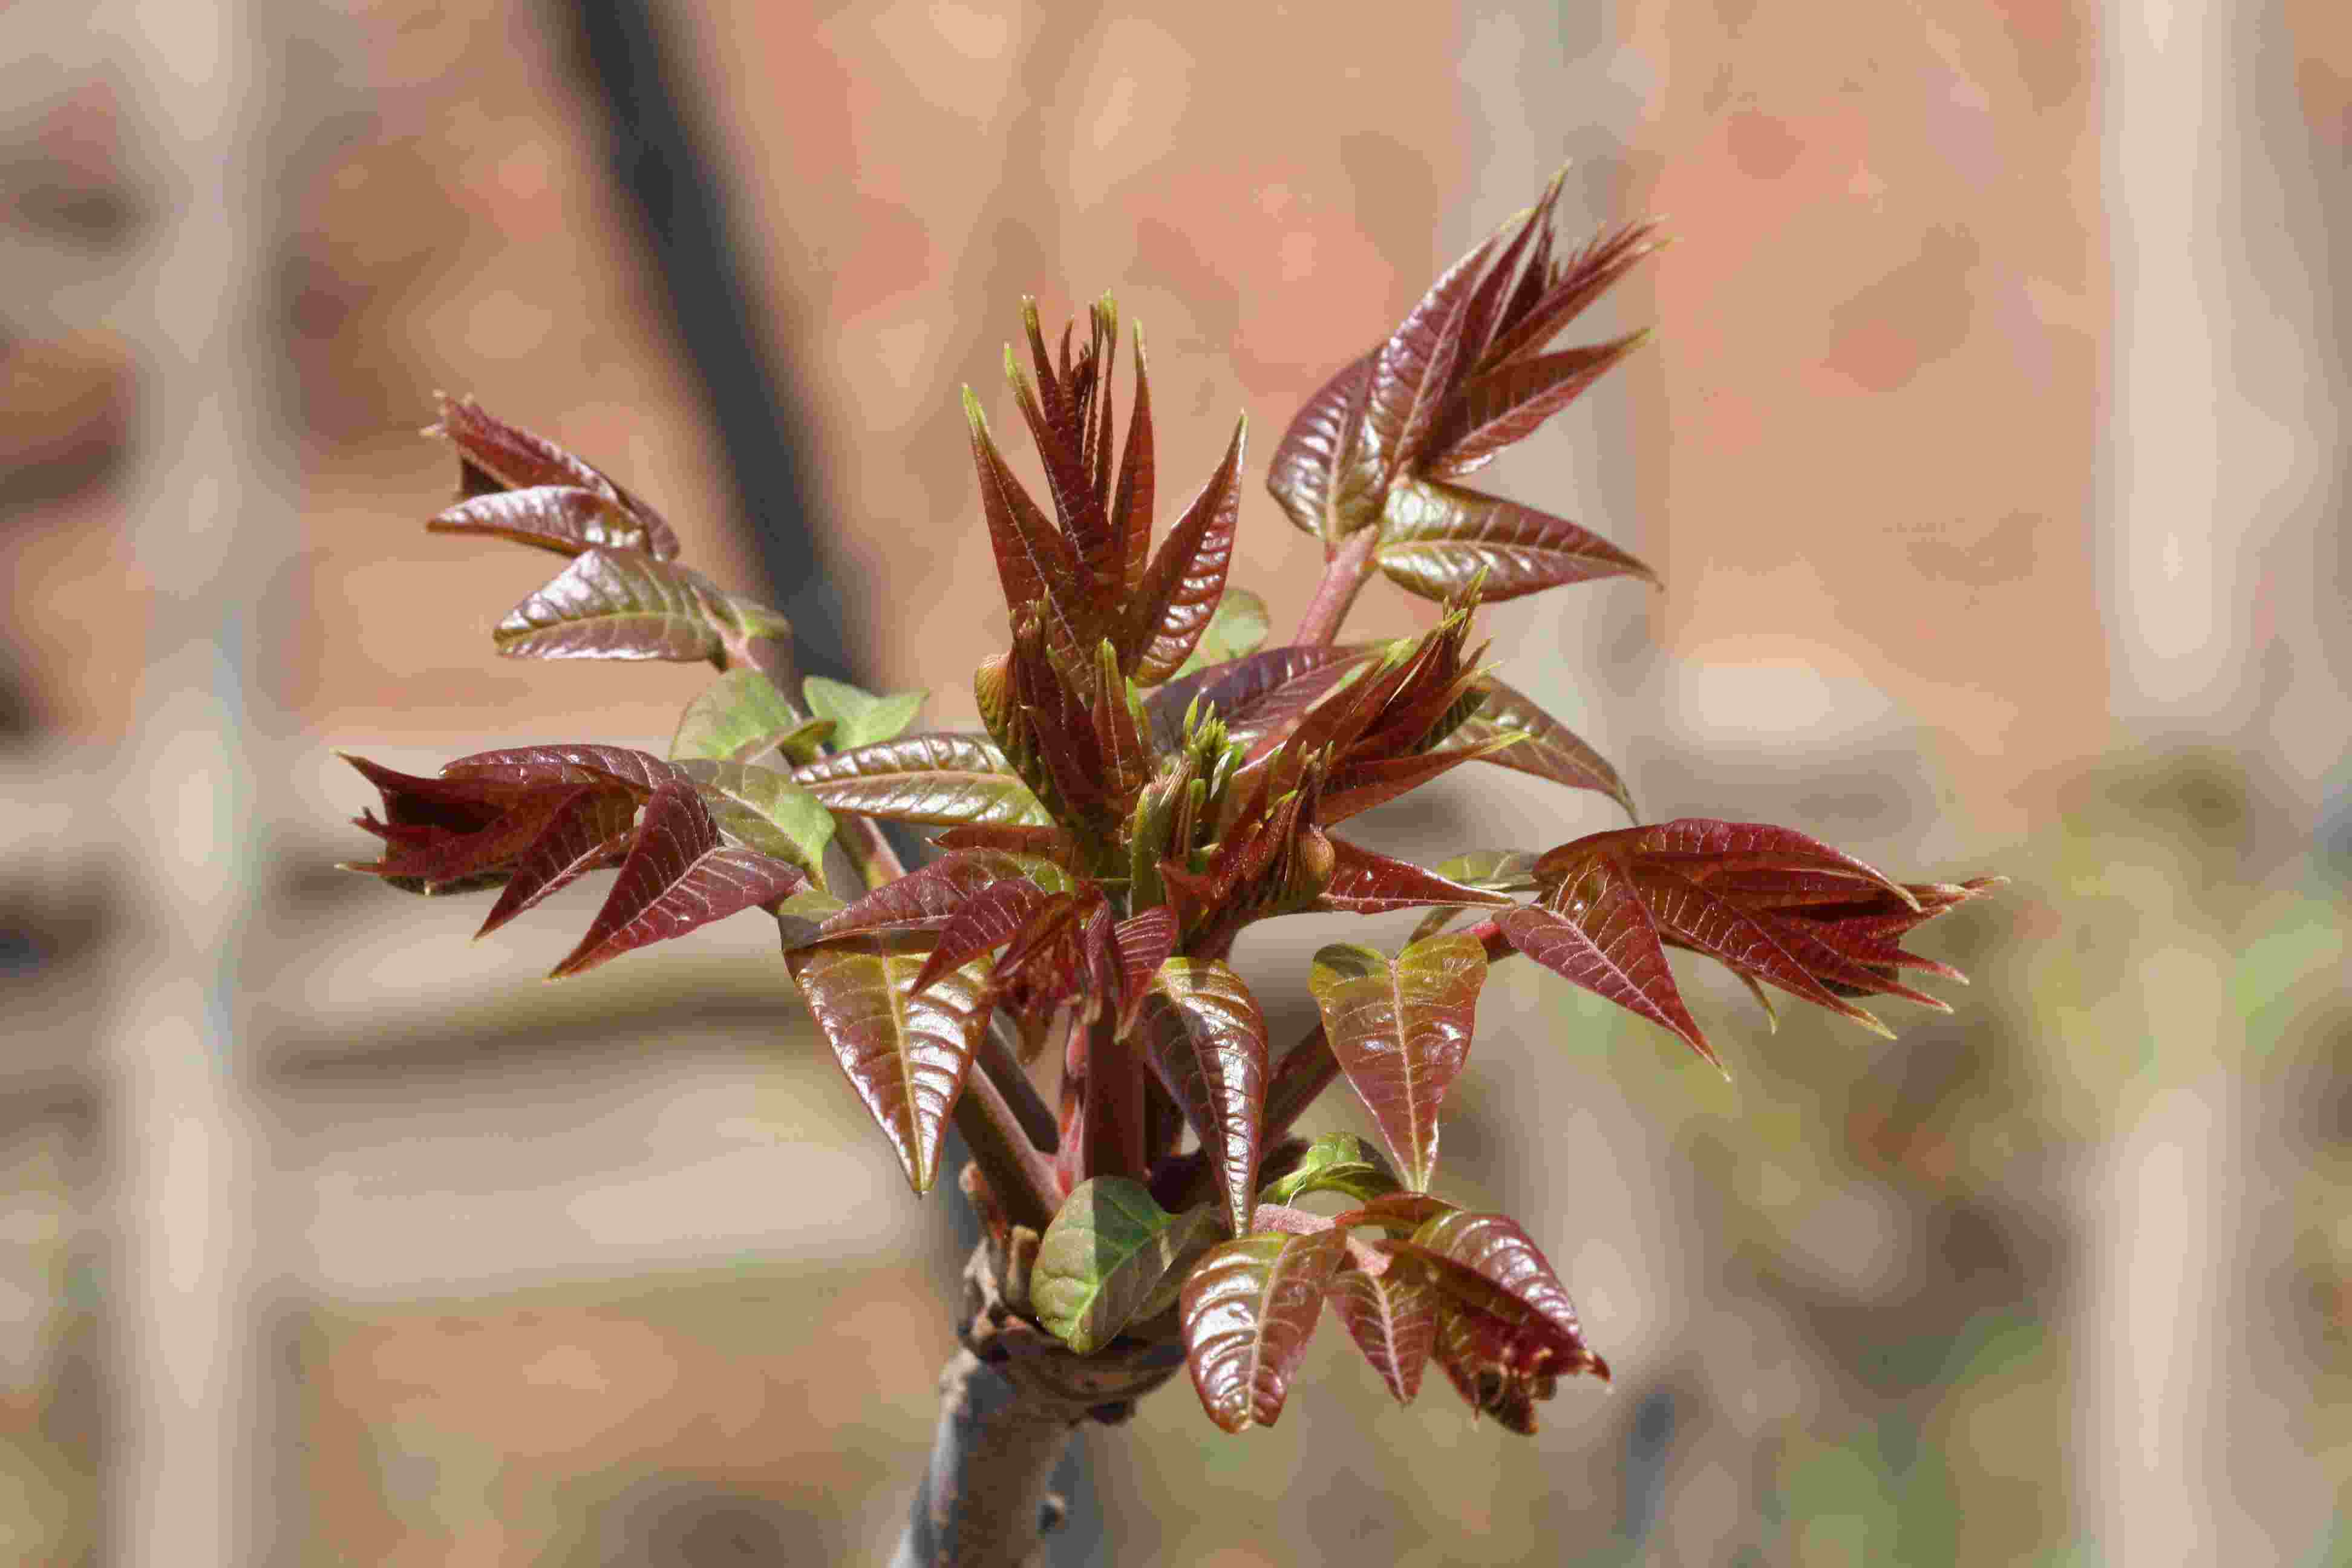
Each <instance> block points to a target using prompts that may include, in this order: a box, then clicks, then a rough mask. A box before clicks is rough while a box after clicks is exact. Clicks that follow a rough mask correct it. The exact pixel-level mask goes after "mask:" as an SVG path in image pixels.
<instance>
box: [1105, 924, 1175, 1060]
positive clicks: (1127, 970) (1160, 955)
mask: <svg viewBox="0 0 2352 1568" xmlns="http://www.w3.org/2000/svg"><path fill="white" fill-rule="evenodd" d="M1176 937H1177V926H1176V911H1175V910H1171V909H1170V908H1169V907H1168V906H1167V905H1165V904H1160V905H1158V906H1156V907H1154V908H1152V909H1148V910H1143V911H1142V912H1141V913H1139V914H1133V915H1129V917H1128V918H1127V919H1125V920H1123V921H1119V922H1118V926H1117V927H1116V928H1114V929H1113V931H1112V932H1111V946H1112V947H1113V949H1115V950H1116V952H1117V953H1118V973H1119V995H1120V998H1121V1001H1120V1005H1119V1015H1118V1026H1119V1029H1120V1031H1121V1032H1122V1033H1126V1032H1131V1031H1132V1030H1133V1029H1134V1027H1135V1020H1136V1016H1137V1015H1138V1014H1139V1012H1140V1011H1141V1010H1142V1007H1143V999H1144V997H1145V996H1147V995H1149V994H1150V990H1151V981H1152V977H1153V976H1155V975H1157V974H1158V973H1160V965H1161V964H1163V963H1167V962H1168V955H1169V954H1171V953H1172V952H1175V951H1176Z"/></svg>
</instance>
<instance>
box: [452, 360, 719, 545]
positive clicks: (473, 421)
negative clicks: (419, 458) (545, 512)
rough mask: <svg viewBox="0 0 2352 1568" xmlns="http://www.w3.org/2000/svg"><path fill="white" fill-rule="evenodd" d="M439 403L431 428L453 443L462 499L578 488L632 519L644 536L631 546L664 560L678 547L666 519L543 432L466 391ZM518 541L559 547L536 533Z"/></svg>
mask: <svg viewBox="0 0 2352 1568" xmlns="http://www.w3.org/2000/svg"><path fill="white" fill-rule="evenodd" d="M440 406H441V420H440V423H439V424H438V425H436V426H434V430H433V433H434V434H437V435H440V436H442V437H446V439H447V440H448V442H449V444H450V445H451V446H453V447H457V460H458V469H459V472H458V478H459V480H460V488H461V489H463V490H464V492H465V495H466V498H467V499H468V500H477V499H479V498H482V497H485V496H489V495H495V494H498V493H500V492H503V491H510V490H530V489H546V488H559V489H576V490H583V491H585V492H587V493H588V494H590V495H592V496H594V497H596V498H598V499H599V500H604V501H608V502H610V503H612V504H613V505H614V507H615V508H617V509H618V510H620V511H621V512H622V513H623V514H625V515H626V516H628V517H630V518H632V519H634V520H635V524H636V527H637V529H638V530H639V531H641V533H642V536H643V537H642V542H640V543H636V544H634V545H632V546H631V548H636V549H642V550H644V551H646V552H647V553H649V554H652V555H655V556H657V557H659V558H661V559H663V560H665V561H666V560H668V559H669V558H670V557H671V556H674V555H676V554H677V534H675V533H673V532H672V531H670V527H669V524H667V522H664V521H662V519H661V517H660V515H659V514H658V513H656V511H655V510H654V509H653V508H651V507H649V506H647V505H646V503H645V502H643V501H641V500H638V499H637V498H636V497H635V496H633V495H631V494H630V493H629V492H628V491H627V490H625V489H622V488H621V486H620V485H618V484H616V483H615V482H614V480H613V479H610V478H608V477H607V476H606V475H605V474H604V473H603V472H602V471H600V470H599V469H597V468H595V467H594V466H593V464H590V463H588V462H585V461H583V459H581V458H577V457H574V456H573V455H572V453H570V452H567V451H565V450H564V449H563V448H562V447H559V446H557V445H556V444H555V443H554V442H552V441H550V440H548V439H546V438H545V437H540V436H534V435H532V434H531V433H530V431H528V430H525V429H522V428H520V426H513V425H509V424H508V423H507V422H506V421H505V420H503V419H500V418H499V417H498V416H496V415H493V414H490V413H488V412H486V411H485V410H484V409H483V408H482V407H481V406H480V405H478V404H477V403H475V402H474V400H473V399H472V398H470V397H450V396H446V395H443V396H441V397H440ZM445 515H446V514H445ZM428 526H429V525H428ZM522 542H525V543H547V544H548V547H549V548H562V546H559V545H555V544H553V543H552V542H547V541H541V540H538V539H526V540H523V541H522ZM587 542H589V543H592V544H601V543H605V542H606V541H604V540H589V541H587ZM611 542H613V543H614V544H620V543H623V542H625V541H623V540H619V539H615V540H614V541H611Z"/></svg>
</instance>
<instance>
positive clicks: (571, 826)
mask: <svg viewBox="0 0 2352 1568" xmlns="http://www.w3.org/2000/svg"><path fill="white" fill-rule="evenodd" d="M636 816H637V802H636V797H635V795H631V794H630V793H629V792H628V791H626V790H613V789H600V788H598V787H596V786H594V785H593V784H583V785H582V786H580V787H579V788H578V789H576V790H575V791H574V792H573V794H572V798H571V799H570V801H569V802H568V803H566V804H565V805H563V807H562V809H560V810H558V811H557V812H556V813H555V815H554V816H551V818H550V819H549V821H548V823H547V826H546V827H545V828H543V829H542V830H541V833H540V835H539V837H536V838H534V839H533V840H531V843H530V847H529V848H527V849H525V850H524V851H523V853H522V855H521V857H520V858H519V859H517V860H516V862H515V864H514V869H513V872H512V874H511V875H510V876H509V877H508V879H507V885H506V887H505V889H503V890H502V891H501V892H500V893H499V901H498V902H497V903H496V904H495V905H493V906H491V909H490V912H489V914H488V916H487V917H486V918H485V919H484V920H483V921H482V924H481V929H480V930H478V931H476V932H475V933H474V935H475V936H476V937H478V938H479V937H484V936H488V934H489V933H490V932H492V931H496V930H498V929H499V927H500V926H502V925H504V924H506V923H507V922H508V921H510V920H512V919H514V918H515V916H517V915H519V914H521V913H522V912H523V911H524V910H528V909H530V908H531V907H533V906H534V905H536V904H538V903H539V902H540V901H541V900H543V899H545V898H547V897H548V896H549V895H550V894H551V893H553V892H555V891H556V890H558V889H562V888H564V887H568V886H569V885H571V884H572V882H574V881H576V880H577V879H580V878H581V877H583V876H585V875H586V874H587V873H588V872H590V871H596V870H602V869H603V868H605V867H608V866H617V865H619V864H620V863H621V860H622V858H623V857H624V856H625V855H626V854H627V853H628V847H629V837H630V830H631V827H632V826H633V825H634V824H635V821H636Z"/></svg>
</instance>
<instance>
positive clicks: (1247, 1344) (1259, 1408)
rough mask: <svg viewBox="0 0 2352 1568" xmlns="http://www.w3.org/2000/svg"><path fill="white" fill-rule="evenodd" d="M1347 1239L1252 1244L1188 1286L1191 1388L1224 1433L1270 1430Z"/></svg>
mask: <svg viewBox="0 0 2352 1568" xmlns="http://www.w3.org/2000/svg"><path fill="white" fill-rule="evenodd" d="M1346 1245H1347V1237H1346V1233H1345V1232H1343V1231H1339V1230H1336V1229H1334V1230H1326V1231H1323V1232H1320V1233H1318V1234H1317V1235H1314V1236H1250V1237H1241V1238H1239V1239H1237V1240H1234V1241H1228V1242H1224V1243H1223V1244H1221V1245H1220V1246H1217V1247H1213V1248H1211V1249H1210V1251H1209V1254H1208V1256H1207V1257H1205V1258H1202V1259H1201V1261H1200V1263H1199V1264H1198V1265H1196V1266H1195V1267H1194V1268H1193V1270H1192V1278H1191V1279H1187V1280H1186V1281H1185V1282H1184V1291H1183V1295H1182V1296H1181V1298H1180V1300H1179V1308H1178V1315H1179V1321H1181V1323H1182V1325H1183V1331H1184V1352H1185V1360H1186V1362H1187V1363H1189V1364H1190V1365H1191V1367H1192V1387H1193V1389H1194V1390H1195V1391H1196V1392H1198V1393H1199V1394H1200V1396H1201V1405H1202V1408H1203V1409H1205V1410H1206V1411H1207V1412H1208V1413H1209V1419H1210V1420H1212V1421H1213V1422H1215V1423H1216V1424H1217V1425H1218V1426H1222V1427H1223V1428H1224V1429H1225V1430H1226V1431H1228V1432H1240V1431H1244V1430H1246V1429H1247V1428H1248V1427H1250V1426H1273V1425H1274V1424H1275V1422H1276V1420H1277V1419H1279V1418H1280V1417H1281V1415H1282V1405H1283V1401H1284V1400H1285V1399H1286V1397H1287V1396H1288V1395H1289V1393H1290V1379H1291V1376H1292V1374H1293V1373H1296V1372H1297V1369H1298V1363H1299V1360H1300V1358H1301V1357H1303V1356H1304V1355H1305V1354H1306V1353H1307V1339H1308V1337H1309V1336H1311V1335H1312V1334H1313V1333H1314V1331H1315V1321H1316V1319H1317V1318H1318V1317H1320V1316H1321V1315H1322V1311H1323V1290H1324V1287H1325V1286H1326V1285H1327V1284H1328V1283H1329V1281H1330V1278H1331V1273H1332V1270H1334V1269H1335V1268H1338V1267H1339V1259H1340V1258H1341V1257H1342V1256H1343V1255H1344V1252H1345V1248H1346Z"/></svg>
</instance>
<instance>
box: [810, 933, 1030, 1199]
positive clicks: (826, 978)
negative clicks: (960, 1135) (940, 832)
mask: <svg viewBox="0 0 2352 1568" xmlns="http://www.w3.org/2000/svg"><path fill="white" fill-rule="evenodd" d="M784 962H785V963H786V965H787V967H788V968H789V969H790V970H791V972H792V976H793V984H796V985H798V986H799V987H800V992H801V997H802V999H803V1001H805V1002H806V1003H807V1004H808V1009H809V1013H810V1015H811V1016H813V1017H814V1018H815V1020H816V1025H817V1029H818V1031H819V1032H820V1033H821V1034H823V1035H824V1038H825V1043H826V1044H827V1045H829V1046H831V1047H833V1054H834V1059H835V1060H836V1061H838V1062H839V1063H840V1064H841V1070H842V1071H843V1073H844V1074H845V1075H846V1076H847V1077H848V1079H849V1082H850V1086H851V1087H852V1088H854V1089H856V1091H857V1096H858V1098H859V1099H860V1100H864V1101H865V1102H866V1110H868V1111H869V1112H871V1113H872V1115H873V1117H874V1120H875V1121H877V1123H878V1124H880V1126H881V1128H882V1131H883V1132H884V1133H885V1134H887V1136H888V1138H889V1140H890V1143H891V1147H893V1148H894V1149H896V1150H897V1151H898V1161H899V1163H900V1164H901V1165H902V1166H904V1167H905V1169H906V1172H907V1179H908V1182H909V1183H911V1184H913V1186H914V1189H915V1190H916V1191H917V1192H919V1193H923V1192H929V1190H930V1187H931V1184H932V1182H933V1181H934V1180H936V1179H937V1177H938V1175H939V1162H940V1140H941V1138H942V1137H944V1136H945V1134H946V1131H947V1123H948V1115H949V1113H950V1111H951V1110H953V1109H954V1108H955V1101H956V1097H957V1096H958V1095H959V1094H961V1093H962V1092H963V1082H964V1078H965V1075H966V1074H967V1073H969V1072H970V1070H971V1058H972V1051H973V1048H974V1047H975V1046H976V1045H977V1044H978V1042H979V1036H980V1031H981V1029H982V1027H983V1026H985V1022H986V1017H985V1012H984V1004H983V1002H982V982H981V979H980V977H979V976H978V975H976V974H974V973H972V972H971V971H970V970H966V971H963V972H961V973H956V974H950V975H947V976H945V977H943V978H941V979H940V980H939V981H938V982H936V983H935V984H931V985H930V986H929V987H927V988H926V989H924V990H923V991H921V992H919V993H918V992H916V991H915V990H914V988H913V987H914V981H915V976H916V974H917V973H918V972H919V971H920V970H921V968H922V966H923V955H922V953H921V952H919V951H901V950H899V949H898V947H896V946H894V944H893V942H892V939H890V938H888V937H883V936H862V937H851V938H848V939H846V940H835V941H829V942H822V943H819V944H818V945H816V946H814V947H801V948H797V949H794V950H793V951H790V952H787V953H786V954H785V957H784Z"/></svg>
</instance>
